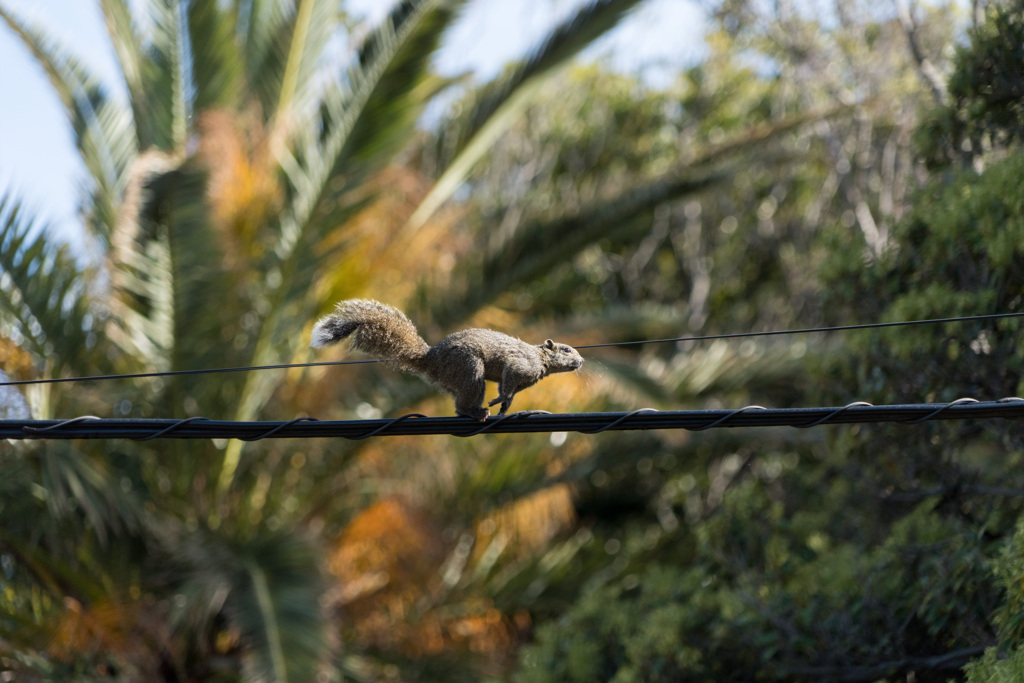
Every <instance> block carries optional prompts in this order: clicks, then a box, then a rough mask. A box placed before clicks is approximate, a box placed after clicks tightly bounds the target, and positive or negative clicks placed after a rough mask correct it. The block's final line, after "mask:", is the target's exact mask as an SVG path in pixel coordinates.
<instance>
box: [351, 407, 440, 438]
mask: <svg viewBox="0 0 1024 683" xmlns="http://www.w3.org/2000/svg"><path fill="white" fill-rule="evenodd" d="M419 417H426V415H421V414H419V413H408V414H406V415H402V416H401V417H396V418H394V419H393V420H388V423H387V424H385V425H383V426H381V427H378V428H377V429H374V430H372V431H370V432H367V433H366V434H360V435H359V436H345V437H344V438H346V439H348V440H349V441H362V440H363V439H369V438H370V437H371V436H378V435H380V434H383V433H385V432H386V431H387V430H389V429H391V428H392V427H394V426H395V425H397V424H400V423H402V422H405V421H406V420H410V419H415V418H419Z"/></svg>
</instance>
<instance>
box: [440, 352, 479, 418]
mask: <svg viewBox="0 0 1024 683" xmlns="http://www.w3.org/2000/svg"><path fill="white" fill-rule="evenodd" d="M465 367H467V369H468V370H469V372H468V373H467V374H466V376H463V377H459V378H458V379H457V380H456V381H453V382H450V383H447V386H445V388H446V389H447V390H448V391H449V393H451V395H452V398H454V399H455V414H456V415H461V416H463V417H468V418H470V419H472V420H477V421H479V422H483V421H484V420H486V419H487V418H488V417H489V416H490V414H491V411H489V410H488V409H487V408H484V407H483V406H482V405H481V404H482V403H483V402H484V398H486V395H487V382H485V381H484V363H483V361H482V360H479V359H470V360H467V362H466V365H465ZM442 386H444V385H442Z"/></svg>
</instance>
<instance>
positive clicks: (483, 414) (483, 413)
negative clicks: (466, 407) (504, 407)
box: [459, 408, 491, 422]
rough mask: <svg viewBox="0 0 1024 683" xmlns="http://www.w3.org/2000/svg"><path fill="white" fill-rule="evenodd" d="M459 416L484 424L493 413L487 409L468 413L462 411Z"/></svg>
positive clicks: (478, 409)
mask: <svg viewBox="0 0 1024 683" xmlns="http://www.w3.org/2000/svg"><path fill="white" fill-rule="evenodd" d="M459 415H461V416H462V417H468V418H469V419H471V420H476V421H477V422H483V421H484V420H486V419H487V418H488V417H490V416H491V411H489V410H487V408H474V409H473V410H470V411H466V412H461V411H460V412H459Z"/></svg>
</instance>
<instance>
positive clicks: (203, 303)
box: [110, 152, 239, 384]
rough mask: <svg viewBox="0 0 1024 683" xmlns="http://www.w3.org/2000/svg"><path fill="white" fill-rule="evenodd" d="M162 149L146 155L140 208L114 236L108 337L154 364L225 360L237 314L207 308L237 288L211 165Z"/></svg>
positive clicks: (166, 365)
mask: <svg viewBox="0 0 1024 683" xmlns="http://www.w3.org/2000/svg"><path fill="white" fill-rule="evenodd" d="M156 155H158V153H155V152H151V153H150V156H148V157H143V159H153V161H152V162H151V164H152V166H151V171H150V172H149V173H148V174H143V175H142V177H140V178H138V179H137V181H136V182H137V183H138V185H139V188H138V190H137V192H139V194H140V199H139V200H138V206H137V209H136V211H137V213H136V215H134V216H131V217H128V218H127V219H126V220H125V221H123V223H122V224H121V226H120V227H119V229H118V232H117V234H116V235H115V240H114V250H113V252H112V255H111V256H112V258H111V261H110V270H111V281H112V284H113V287H114V292H115V298H116V301H117V305H116V306H115V307H114V309H113V313H114V321H115V325H114V326H113V327H112V329H111V332H110V336H111V338H113V339H114V340H115V341H116V342H117V343H119V344H120V345H121V346H122V348H123V349H124V350H125V351H126V352H128V353H129V355H132V356H135V357H137V358H138V360H140V361H142V362H143V364H144V365H146V366H148V367H152V368H158V369H161V370H170V369H183V368H191V367H210V366H214V365H217V364H221V363H223V362H224V360H225V359H224V356H223V354H224V352H225V350H226V349H228V348H230V345H228V344H224V343H223V335H224V333H225V331H226V330H229V329H231V328H232V327H231V326H232V325H233V324H235V323H236V319H237V318H238V317H239V316H238V315H234V316H232V317H231V318H228V319H225V317H223V316H218V315H210V313H209V310H208V307H209V306H210V304H211V297H218V296H221V297H223V296H229V295H230V293H231V292H232V291H234V290H233V289H232V286H231V284H230V279H229V278H230V272H229V271H227V270H225V269H224V267H223V266H224V259H223V254H222V248H221V245H220V243H219V242H218V240H217V236H216V233H215V232H214V231H213V230H211V229H210V228H209V225H208V215H209V212H208V207H207V204H206V192H205V190H206V185H205V183H206V172H205V170H204V169H202V168H201V167H200V164H199V162H198V161H196V160H189V161H186V162H185V163H181V164H178V163H176V162H175V161H174V160H171V159H168V158H166V157H157V156H156ZM140 174H142V172H141V171H140ZM230 383H231V382H230V380H228V384H230Z"/></svg>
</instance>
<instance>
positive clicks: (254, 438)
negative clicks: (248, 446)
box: [238, 417, 320, 441]
mask: <svg viewBox="0 0 1024 683" xmlns="http://www.w3.org/2000/svg"><path fill="white" fill-rule="evenodd" d="M319 421H320V420H318V419H316V418H315V417H297V418H295V419H294V420H289V421H288V422H282V423H281V424H279V425H277V426H276V427H274V428H273V429H271V430H269V431H266V432H263V433H262V434H257V435H256V436H240V437H238V438H239V439H240V440H241V441H262V440H263V439H266V438H268V437H271V436H273V435H274V434H277V433H278V432H279V431H281V430H282V429H285V428H287V427H291V426H292V425H294V424H298V423H300V422H319Z"/></svg>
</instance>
